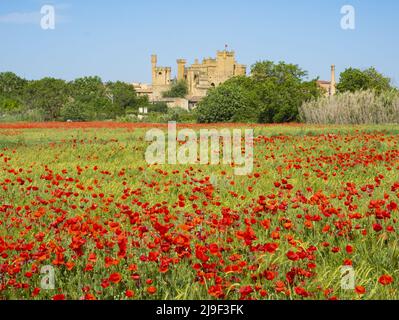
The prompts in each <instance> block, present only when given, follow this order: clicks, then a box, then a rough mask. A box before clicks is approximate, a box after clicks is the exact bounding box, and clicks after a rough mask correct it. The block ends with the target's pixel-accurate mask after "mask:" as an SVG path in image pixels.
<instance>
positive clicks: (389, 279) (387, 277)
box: [378, 274, 393, 286]
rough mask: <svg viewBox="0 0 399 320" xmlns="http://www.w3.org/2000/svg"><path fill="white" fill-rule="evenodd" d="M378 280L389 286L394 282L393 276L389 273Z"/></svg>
mask: <svg viewBox="0 0 399 320" xmlns="http://www.w3.org/2000/svg"><path fill="white" fill-rule="evenodd" d="M378 282H379V283H381V284H382V285H383V286H387V285H389V284H391V283H392V282H393V278H392V277H391V276H390V275H388V274H384V275H382V276H381V277H380V278H379V279H378Z"/></svg>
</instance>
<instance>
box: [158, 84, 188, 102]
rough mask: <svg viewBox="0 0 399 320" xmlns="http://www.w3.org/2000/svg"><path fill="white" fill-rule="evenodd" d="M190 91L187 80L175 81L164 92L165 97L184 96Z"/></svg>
mask: <svg viewBox="0 0 399 320" xmlns="http://www.w3.org/2000/svg"><path fill="white" fill-rule="evenodd" d="M187 93H188V86H187V82H186V81H185V80H180V81H177V82H175V83H174V84H173V85H172V87H171V88H170V90H169V91H166V92H164V93H163V94H162V96H163V97H164V98H184V97H185V96H186V95H187Z"/></svg>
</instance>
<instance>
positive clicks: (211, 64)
mask: <svg viewBox="0 0 399 320" xmlns="http://www.w3.org/2000/svg"><path fill="white" fill-rule="evenodd" d="M176 62H177V75H176V77H174V78H172V68H171V67H160V66H158V57H157V55H152V56H151V75H152V83H151V85H148V84H141V83H134V84H133V86H134V88H135V89H136V92H137V94H138V95H147V96H148V97H149V100H150V101H151V102H160V101H162V102H165V103H167V105H168V106H169V107H172V108H173V107H180V108H183V109H186V110H191V109H192V108H194V107H195V106H196V104H197V103H198V102H199V101H200V100H201V99H202V98H204V97H205V96H206V94H207V92H208V90H209V89H211V88H214V87H217V86H219V85H220V84H222V83H223V82H225V81H227V80H229V79H230V78H232V77H235V76H242V75H246V74H247V67H246V66H245V65H243V64H239V63H237V61H236V59H235V52H234V51H228V50H227V46H226V49H225V50H223V51H218V52H217V54H216V58H206V59H203V60H202V62H201V63H200V62H199V61H198V59H196V60H195V62H194V64H192V65H191V66H187V65H186V64H187V61H186V60H185V59H178V60H177V61H176ZM175 80H177V81H181V80H185V81H186V83H187V87H188V94H187V96H186V97H185V98H163V97H162V93H163V92H165V91H168V90H170V89H171V87H172V84H173V83H174V81H175ZM317 83H318V85H319V86H320V87H321V88H322V89H324V90H325V94H326V96H332V95H334V94H335V92H336V89H335V88H336V83H335V66H331V81H322V80H320V81H318V82H317Z"/></svg>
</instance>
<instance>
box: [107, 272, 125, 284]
mask: <svg viewBox="0 0 399 320" xmlns="http://www.w3.org/2000/svg"><path fill="white" fill-rule="evenodd" d="M108 279H109V281H111V282H112V283H115V284H117V283H119V282H121V280H122V276H121V275H120V273H113V274H111V275H110V276H109V278H108Z"/></svg>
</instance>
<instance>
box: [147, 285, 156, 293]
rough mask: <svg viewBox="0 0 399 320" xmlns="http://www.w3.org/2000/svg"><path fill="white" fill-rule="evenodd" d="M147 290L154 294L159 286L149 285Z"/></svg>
mask: <svg viewBox="0 0 399 320" xmlns="http://www.w3.org/2000/svg"><path fill="white" fill-rule="evenodd" d="M147 292H148V293H149V294H154V293H155V292H157V288H155V287H154V286H151V287H148V289H147Z"/></svg>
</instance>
